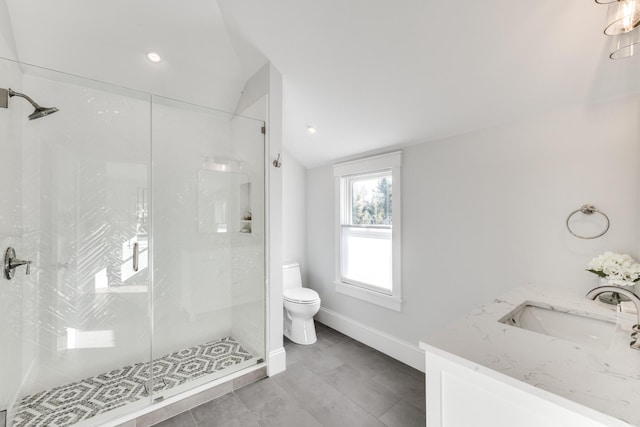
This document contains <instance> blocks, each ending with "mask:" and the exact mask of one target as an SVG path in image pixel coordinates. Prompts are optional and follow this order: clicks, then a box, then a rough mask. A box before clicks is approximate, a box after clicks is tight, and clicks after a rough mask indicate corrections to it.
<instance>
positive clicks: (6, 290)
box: [0, 34, 32, 411]
mask: <svg viewBox="0 0 640 427" xmlns="http://www.w3.org/2000/svg"><path fill="white" fill-rule="evenodd" d="M3 35H4V34H3ZM0 82H1V83H0V87H3V88H6V87H11V88H15V90H21V89H22V72H21V70H20V68H19V67H18V66H17V65H16V64H14V63H11V62H8V61H2V60H0ZM24 114H25V110H24V109H23V108H22V105H21V103H11V108H8V109H4V108H2V109H0V141H2V150H3V155H2V156H0V180H1V181H2V182H3V183H4V184H3V191H2V194H0V206H1V207H2V208H1V210H0V245H1V246H0V250H1V251H2V255H3V256H4V250H5V249H6V248H7V247H8V246H13V247H15V248H16V249H19V250H22V209H21V206H22V185H21V184H22V179H23V171H22V161H21V159H22V153H23V145H22V124H23V117H24ZM21 255H22V254H21ZM23 283H24V272H23V271H22V272H18V273H17V275H16V277H15V278H14V279H13V280H10V281H9V280H7V279H5V278H4V275H2V277H0V313H2V314H1V315H0V343H1V344H0V348H2V351H0V411H2V410H3V409H7V408H11V407H12V405H13V402H14V401H15V400H16V398H17V397H18V396H17V394H18V393H19V389H20V384H21V383H22V379H23V377H24V375H25V374H26V372H27V371H28V369H29V366H30V361H31V354H30V353H28V352H27V353H24V352H23V351H24V349H23V341H22V336H23V334H24V333H27V330H26V327H25V325H24V324H23V318H24V316H25V313H26V312H27V311H28V310H29V306H28V305H29V304H31V303H32V302H31V301H29V300H27V299H26V297H28V293H26V292H24V288H23Z"/></svg>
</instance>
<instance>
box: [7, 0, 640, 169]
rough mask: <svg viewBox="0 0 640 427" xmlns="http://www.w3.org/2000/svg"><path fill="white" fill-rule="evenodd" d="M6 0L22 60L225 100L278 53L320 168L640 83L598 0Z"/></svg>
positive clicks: (289, 137)
mask: <svg viewBox="0 0 640 427" xmlns="http://www.w3.org/2000/svg"><path fill="white" fill-rule="evenodd" d="M0 1H3V2H5V1H6V8H3V7H0V13H3V12H2V11H3V10H5V9H6V12H4V13H5V14H6V13H8V15H9V21H10V22H11V25H12V27H13V34H14V35H15V49H16V51H17V56H18V58H19V59H20V60H21V61H24V62H27V63H32V64H36V65H40V66H44V67H48V68H52V69H55V70H60V71H65V72H68V73H72V74H78V75H82V76H86V77H89V78H94V79H98V80H103V81H107V82H110V83H115V84H118V85H122V86H127V87H132V88H137V89H140V90H143V91H148V92H152V93H157V94H160V95H164V96H169V97H173V98H177V99H182V100H186V101H189V102H194V103H198V104H202V105H207V106H211V107H214V108H219V109H223V110H226V111H233V110H234V109H235V105H236V102H237V99H238V97H239V95H240V91H241V90H242V87H243V85H244V82H245V81H246V80H247V78H248V77H250V76H251V75H252V74H253V73H254V72H255V71H256V70H258V69H259V68H260V67H261V66H262V65H263V64H264V63H265V62H266V61H267V60H270V61H271V62H272V63H273V64H274V65H275V67H276V68H278V69H279V70H280V71H281V72H282V74H283V78H284V102H285V108H284V112H285V133H284V143H285V147H286V148H287V149H288V151H289V152H291V153H292V154H293V155H294V156H295V157H296V158H298V159H299V160H300V161H301V162H302V163H303V164H304V165H305V166H307V167H313V166H316V165H320V164H324V163H327V162H331V161H333V160H336V159H341V158H346V157H350V156H353V155H355V154H356V153H361V152H368V151H372V150H379V149H383V148H384V147H389V146H394V145H399V144H400V145H401V144H412V143H418V142H428V141H433V140H437V139H441V138H444V137H447V136H451V135H455V134H459V133H463V132H468V131H472V130H475V129H480V128H485V127H489V126H494V125H497V124H501V123H506V122H510V121H514V120H520V119H524V118H526V117H529V116H531V115H539V114H544V113H545V112H547V111H551V110H556V109H561V108H566V107H569V106H574V105H584V104H590V103H594V102H599V101H602V100H606V99H610V98H615V97H622V96H627V95H630V94H633V93H637V92H638V91H639V90H640V74H639V72H640V57H638V58H636V57H633V58H630V59H625V60H619V61H613V60H610V59H608V54H609V40H608V39H607V37H606V36H604V35H603V33H602V29H603V27H604V20H605V17H606V6H601V5H598V4H596V3H595V2H594V1H592V0H565V1H561V2H559V1H557V0H536V1H527V2H525V1H521V0H513V1H508V2H505V1H497V0H488V1H483V2H479V1H477V0H459V1H455V2H452V1H439V2H435V1H431V0H394V1H391V0H348V1H344V0H324V1H310V0H242V1H238V0H218V1H217V2H216V1H214V0H189V1H185V2H168V1H161V2H158V1H152V0H136V1H133V2H132V1H125V0H111V1H109V2H97V1H87V0H60V1H56V2H52V1H50V0H0ZM0 18H2V19H0V23H1V22H5V20H6V17H0ZM150 50H155V51H158V52H159V53H161V54H162V55H163V57H164V61H163V62H162V63H160V64H159V66H153V64H150V63H149V62H148V61H147V60H146V59H145V58H144V54H145V53H146V52H148V51H150ZM307 125H312V126H314V127H316V128H317V130H318V131H317V133H316V134H315V135H309V134H308V133H307V131H306V127H307ZM514 143H517V141H514Z"/></svg>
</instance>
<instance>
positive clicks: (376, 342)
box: [315, 307, 425, 372]
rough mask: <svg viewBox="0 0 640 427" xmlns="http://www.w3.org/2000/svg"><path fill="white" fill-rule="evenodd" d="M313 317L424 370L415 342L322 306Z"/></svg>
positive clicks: (422, 359) (420, 353) (420, 351)
mask: <svg viewBox="0 0 640 427" xmlns="http://www.w3.org/2000/svg"><path fill="white" fill-rule="evenodd" d="M315 318H316V319H317V320H318V321H319V322H321V323H324V324H325V325H327V326H329V327H331V328H333V329H335V330H336V331H339V332H342V333H343V334H345V335H347V336H349V337H351V338H353V339H355V340H357V341H360V342H361V343H363V344H366V345H368V346H369V347H373V348H375V349H376V350H378V351H380V352H382V353H384V354H386V355H387V356H389V357H393V358H394V359H396V360H399V361H400V362H402V363H404V364H406V365H409V366H411V367H412V368H415V369H418V370H419V371H421V372H424V371H425V364H424V351H422V350H421V349H420V348H419V347H418V345H417V343H416V345H412V344H410V343H408V342H406V341H402V340H400V339H398V338H396V337H393V336H391V335H389V334H387V333H385V332H382V331H379V330H377V329H374V328H372V327H370V326H367V325H365V324H364V323H360V322H358V321H356V320H353V319H351V318H349V317H347V316H343V315H342V314H340V313H336V312H335V311H331V310H329V309H326V308H324V307H320V311H319V312H318V314H316V316H315Z"/></svg>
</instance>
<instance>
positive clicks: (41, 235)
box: [22, 75, 150, 394]
mask: <svg viewBox="0 0 640 427" xmlns="http://www.w3.org/2000/svg"><path fill="white" fill-rule="evenodd" d="M84 83H86V82H82V84H83V85H82V86H80V85H76V84H72V83H69V82H67V83H63V82H60V81H58V80H53V79H44V78H40V77H34V76H31V75H26V76H25V79H24V91H25V92H26V93H28V94H30V95H31V96H32V97H33V98H34V99H36V100H38V102H40V103H41V104H43V105H55V106H57V107H58V108H59V109H60V112H58V113H56V114H55V115H52V116H49V117H46V118H43V119H40V120H36V121H31V122H27V121H26V117H25V118H24V121H25V124H24V138H23V142H24V144H25V147H28V148H27V149H26V150H25V153H24V161H23V163H24V165H25V173H24V176H25V179H24V186H23V188H24V203H23V211H24V218H25V246H26V247H28V248H27V251H26V252H27V253H28V255H26V256H33V257H34V258H35V259H34V267H33V271H34V274H32V275H31V276H29V280H28V281H27V287H26V289H28V290H29V289H30V290H31V291H32V292H33V295H32V298H33V300H34V301H36V302H37V305H35V307H34V310H33V312H32V313H30V315H29V316H27V317H26V318H25V324H26V325H33V328H34V329H36V328H37V332H36V333H35V334H34V336H33V337H32V338H31V339H30V340H29V341H28V342H29V344H30V346H31V348H32V349H33V351H35V352H36V357H35V363H34V365H33V370H32V372H31V375H30V376H29V378H27V381H26V382H25V387H24V388H23V390H22V393H23V394H25V393H34V392H37V391H41V390H43V389H47V388H51V387H55V386H58V385H61V384H65V383H69V382H73V381H77V380H79V379H81V378H84V377H87V376H91V375H95V374H97V373H99V372H103V371H105V370H109V369H111V368H112V367H114V366H122V365H127V364H131V363H136V362H140V361H144V360H148V359H149V348H150V327H149V316H148V289H147V288H146V287H145V286H146V284H147V281H146V278H145V277H144V276H146V274H147V272H142V274H140V275H139V276H137V277H136V276H134V277H132V278H130V279H124V278H123V276H122V272H123V269H124V267H123V265H124V262H126V261H125V260H124V255H125V252H126V251H125V250H124V248H123V242H126V241H127V240H128V239H129V238H131V237H132V236H135V234H136V233H135V227H136V224H135V214H136V212H135V196H136V189H137V188H139V187H141V186H145V185H147V184H146V181H147V168H148V163H149V144H150V135H149V120H150V118H149V102H148V100H145V99H144V98H142V99H138V98H134V97H131V96H125V95H121V94H114V93H110V92H106V91H105V90H102V89H100V88H99V87H98V85H95V86H94V87H90V85H88V86H85V85H84ZM25 115H26V114H25ZM132 199H133V200H132ZM125 282H126V283H125ZM107 283H108V285H109V286H108V287H106V284H107ZM125 284H126V285H127V286H126V288H127V290H132V289H138V292H127V293H120V292H117V293H116V292H112V291H115V290H118V291H121V290H123V288H125V287H124V286H123V285H125ZM107 290H108V292H107Z"/></svg>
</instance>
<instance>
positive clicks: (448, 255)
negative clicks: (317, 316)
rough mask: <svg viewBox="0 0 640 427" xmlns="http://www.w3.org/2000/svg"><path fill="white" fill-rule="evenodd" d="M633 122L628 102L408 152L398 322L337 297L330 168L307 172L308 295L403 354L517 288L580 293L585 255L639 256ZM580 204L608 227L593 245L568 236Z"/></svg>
mask: <svg viewBox="0 0 640 427" xmlns="http://www.w3.org/2000/svg"><path fill="white" fill-rule="evenodd" d="M639 118H640V98H637V97H633V98H627V99H622V100H616V101H612V102H609V103H604V104H600V105H595V106H589V107H581V108H574V109H567V110H563V111H558V112H555V113H552V114H547V115H545V116H542V117H537V118H532V119H530V120H527V121H522V122H518V123H513V124H509V125H504V126H500V127H496V128H491V129H485V130H481V131H477V132H473V133H469V134H466V135H461V136H457V137H453V138H449V139H447V140H443V141H438V142H433V143H425V144H421V145H416V146H411V147H407V148H405V149H403V151H404V166H403V179H402V183H403V204H404V205H403V236H402V244H403V249H402V250H403V252H402V266H403V267H402V277H403V285H402V286H403V288H402V292H403V295H402V297H403V300H404V304H403V307H402V312H401V313H396V312H393V311H389V310H386V309H384V308H381V307H378V306H375V305H371V304H368V303H366V302H362V301H360V300H357V299H354V298H351V297H348V296H344V295H340V294H336V292H335V291H334V285H333V276H332V272H333V263H334V251H333V248H334V246H333V236H334V234H333V209H334V208H333V200H334V199H333V197H334V196H333V176H332V169H331V167H330V166H324V167H319V168H316V169H312V170H310V171H308V173H307V212H308V215H307V224H313V227H308V234H307V239H308V252H307V259H308V261H309V283H310V285H311V287H313V288H314V289H316V290H317V291H318V292H319V293H320V296H321V298H322V305H323V308H324V309H329V310H331V311H333V312H335V313H337V315H341V316H346V317H347V318H349V319H351V320H354V321H355V322H360V323H362V324H364V325H366V326H368V327H370V328H374V329H375V330H377V331H380V332H382V333H386V334H388V335H390V336H391V337H394V338H397V339H400V340H402V341H406V342H408V343H409V344H410V345H417V342H418V340H419V339H420V338H422V337H424V336H425V335H426V334H428V333H429V332H431V331H434V330H435V329H437V328H439V327H441V326H442V325H443V324H445V323H446V322H448V321H450V320H452V319H455V318H457V317H460V316H462V315H463V314H464V313H466V312H468V311H469V310H471V309H472V308H473V307H476V306H478V305H480V304H482V303H483V302H485V301H490V300H491V299H492V298H494V297H496V296H497V295H499V294H500V293H501V292H503V291H505V290H507V289H509V288H511V287H514V286H517V285H523V284H542V285H549V286H557V287H562V288H570V289H573V290H576V291H578V292H580V293H582V292H586V291H587V290H588V289H590V288H591V287H594V286H595V285H596V284H597V280H596V277H595V276H594V275H593V274H591V273H588V272H586V271H585V266H586V264H587V262H588V261H589V260H590V259H591V258H592V257H594V256H595V255H598V254H599V253H601V252H603V251H605V250H613V251H620V252H628V253H630V254H631V255H632V256H636V257H637V255H638V251H637V249H638V244H637V236H638V190H639V179H638V171H639V170H640V162H639V141H638V137H639V136H640V133H639V123H640V121H639V120H638V119H639ZM584 203H593V204H595V205H596V206H597V207H598V208H600V209H602V210H604V211H605V212H606V213H607V214H608V215H609V217H610V219H611V228H610V230H609V232H608V233H607V234H606V235H605V236H603V237H602V238H600V239H596V240H580V239H577V238H575V237H572V236H571V235H569V232H568V231H567V229H566V228H565V220H566V218H567V215H568V214H569V213H570V212H571V211H573V210H575V209H578V208H579V207H580V206H581V205H582V204H584Z"/></svg>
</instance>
